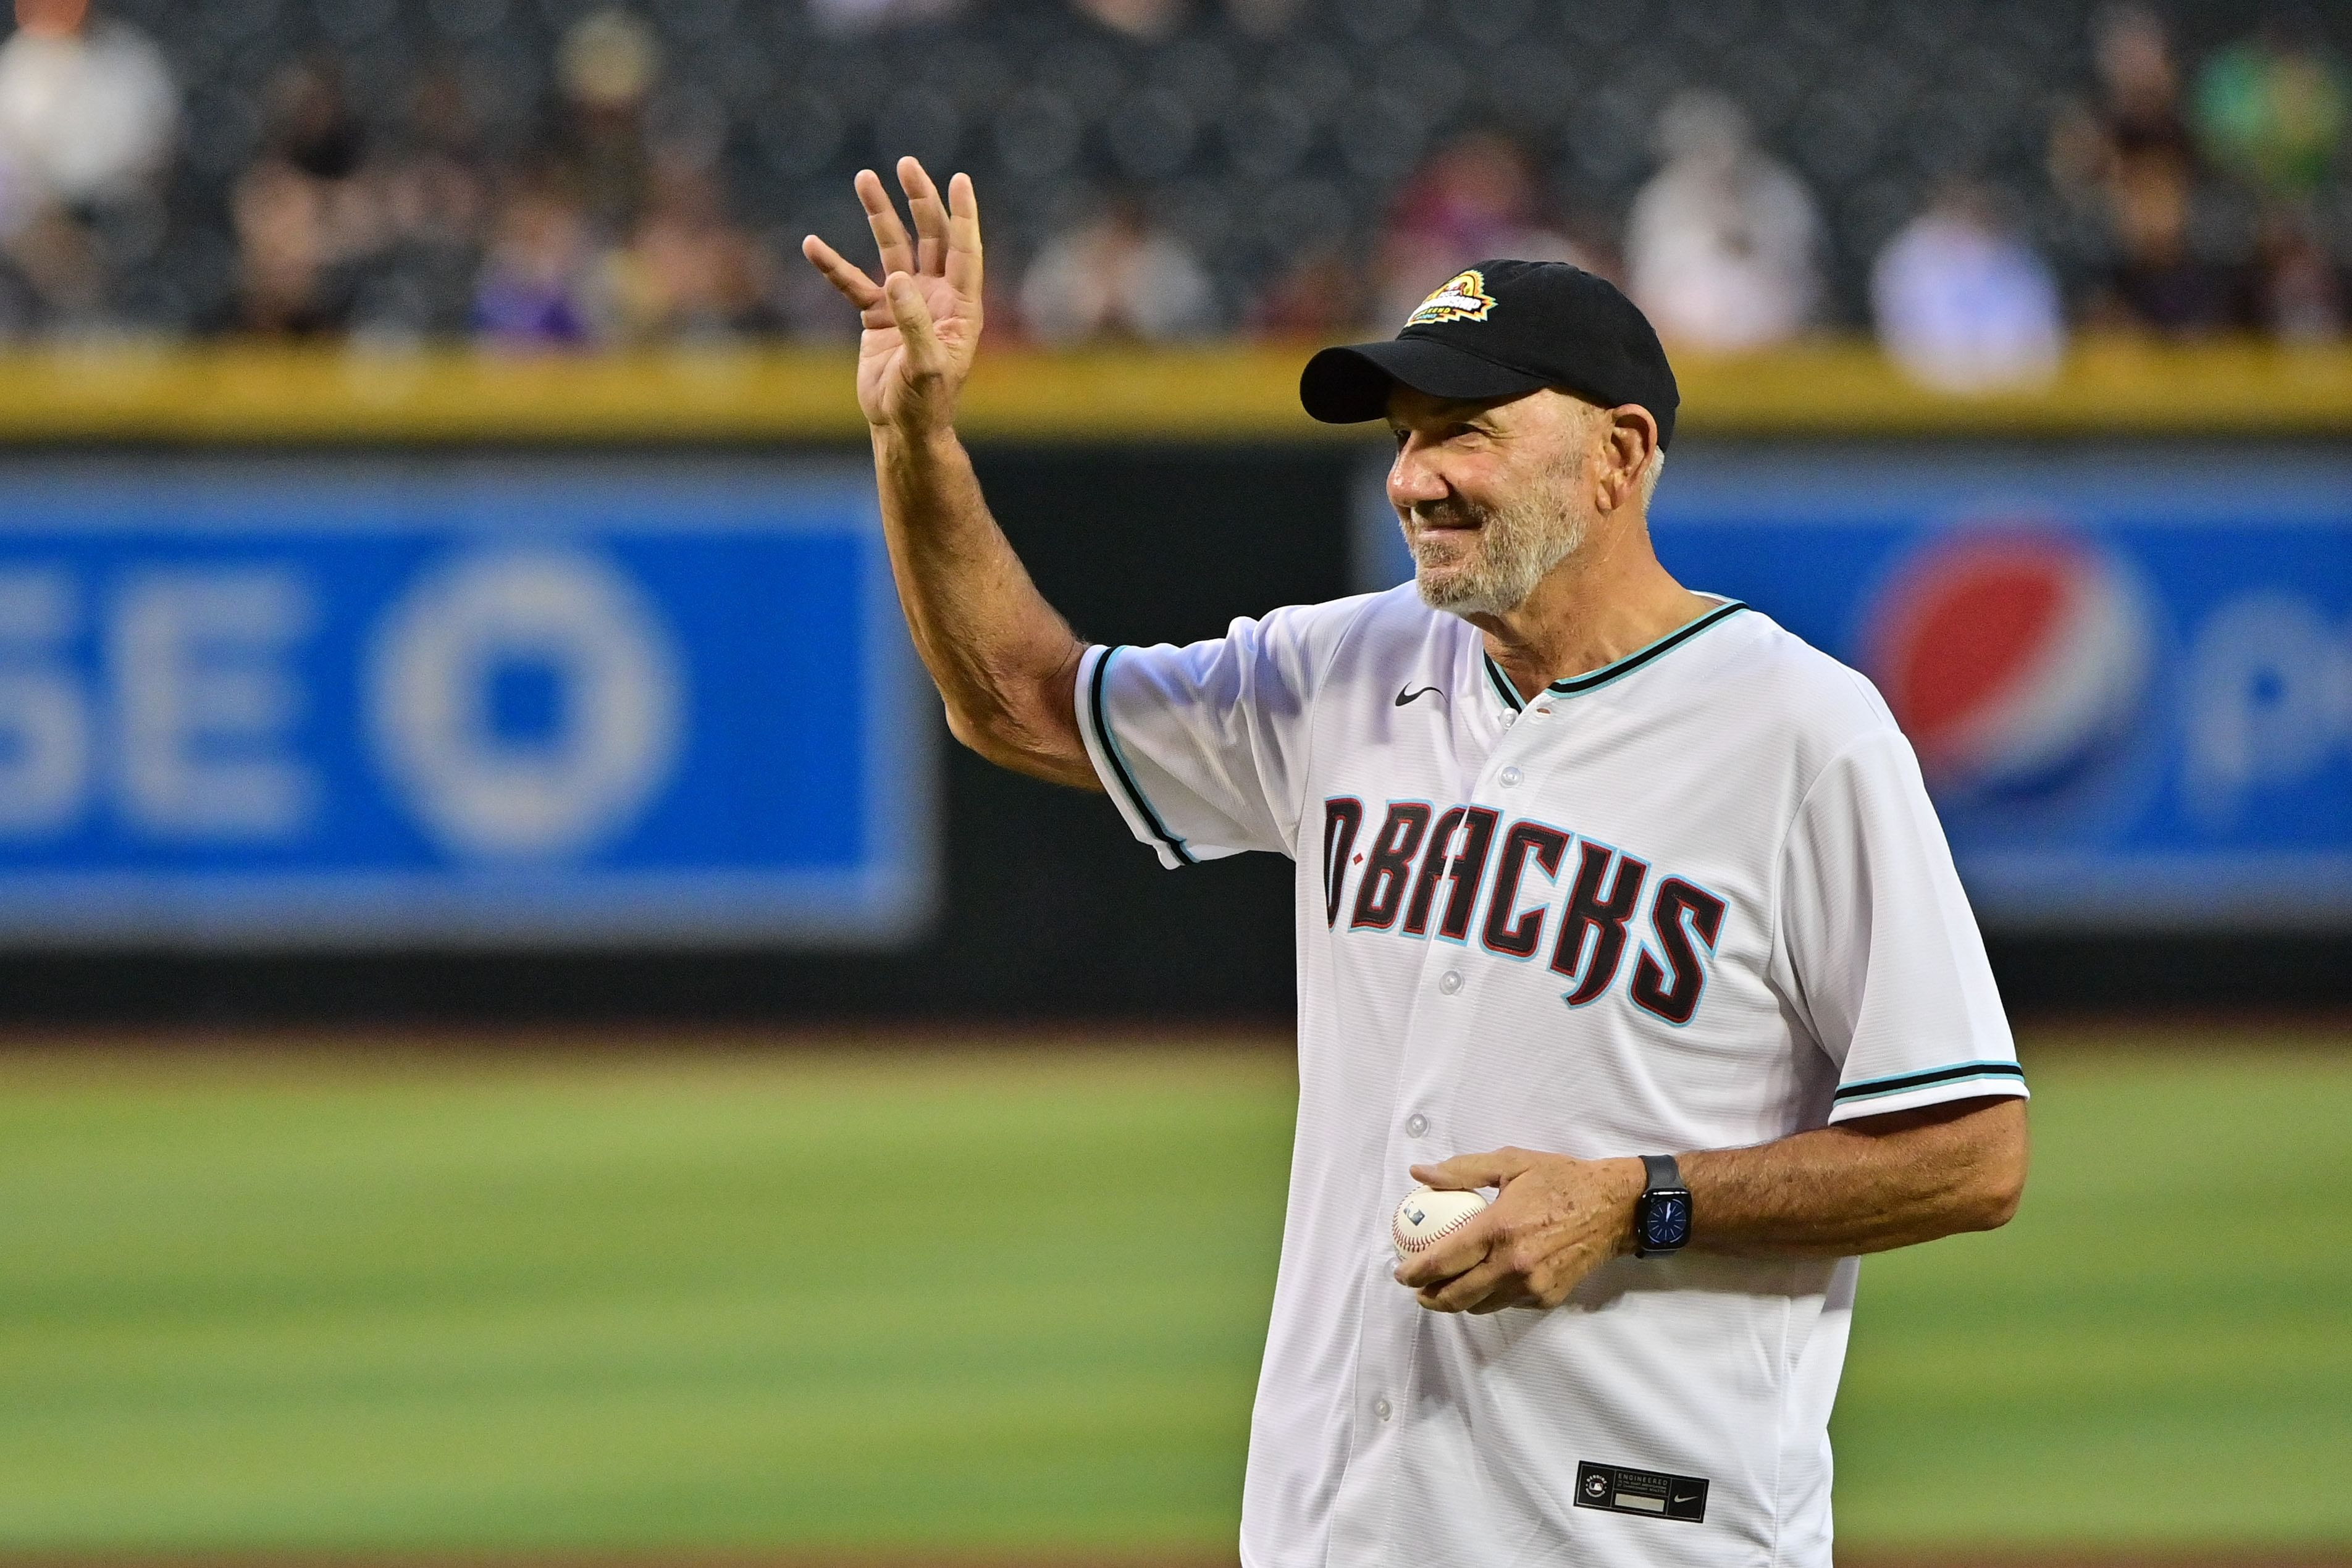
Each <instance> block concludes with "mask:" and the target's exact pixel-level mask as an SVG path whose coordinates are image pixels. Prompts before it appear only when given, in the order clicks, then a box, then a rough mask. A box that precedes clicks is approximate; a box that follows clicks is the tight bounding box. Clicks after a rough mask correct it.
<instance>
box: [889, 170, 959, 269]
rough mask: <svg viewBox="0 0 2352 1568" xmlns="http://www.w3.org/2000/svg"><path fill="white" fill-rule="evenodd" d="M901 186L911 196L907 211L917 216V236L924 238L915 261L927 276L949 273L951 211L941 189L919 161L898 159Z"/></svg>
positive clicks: (919, 245)
mask: <svg viewBox="0 0 2352 1568" xmlns="http://www.w3.org/2000/svg"><path fill="white" fill-rule="evenodd" d="M898 185H899V188H900V189H902V190H904V191H905V192H906V193H907V210H908V212H910V213H912V214H914V215H915V233H916V234H917V235H920V236H921V238H920V241H919V244H918V246H917V247H916V252H915V259H916V263H917V265H918V266H919V267H921V269H922V271H923V273H924V274H925V275H926V276H927V277H939V276H940V274H941V273H943V272H945V271H946V270H947V259H948V208H947V204H946V203H945V202H943V201H941V200H940V188H939V187H938V186H937V185H935V184H933V183H931V176H930V174H929V172H928V171H926V170H925V169H924V167H923V165H922V161H921V160H920V159H917V158H901V159H899V160H898Z"/></svg>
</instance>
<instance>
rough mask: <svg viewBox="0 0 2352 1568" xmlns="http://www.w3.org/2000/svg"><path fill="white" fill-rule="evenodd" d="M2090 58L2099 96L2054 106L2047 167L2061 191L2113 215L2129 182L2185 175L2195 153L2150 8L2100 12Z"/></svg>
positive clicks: (2159, 25) (2168, 50)
mask: <svg viewBox="0 0 2352 1568" xmlns="http://www.w3.org/2000/svg"><path fill="white" fill-rule="evenodd" d="M2091 56H2092V59H2093V62H2094V64H2095V68H2096V70H2097V73H2098V97H2097V99H2096V101H2095V103H2093V104H2091V105H2088V106H2084V105H2080V104H2076V105H2070V106H2068V107H2066V108H2065V109H2063V110H2061V111H2060V113H2059V116H2058V119H2057V122H2056V124H2055V125H2054V126H2053V131H2052V135H2051V144H2050V163H2051V172H2052V175H2053V178H2054V179H2055V181H2056V183H2057V184H2058V187H2059V189H2060V190H2061V192H2063V193H2065V194H2066V195H2068V196H2070V197H2071V198H2073V199H2074V201H2075V202H2076V203H2077V204H2081V205H2085V206H2091V207H2094V208H2096V209H2099V210H2100V212H2101V216H2102V217H2103V218H2108V219H2111V218H2112V217H2113V215H2114V213H2115V211H2116V209H2119V208H2121V207H2122V206H2123V205H2125V204H2127V203H2128V202H2129V201H2130V200H2131V199H2132V198H2131V196H2130V192H2131V191H2132V190H2133V189H2134V188H2135V187H2137V186H2138V185H2141V184H2143V183H2150V182H2154V183H2159V184H2165V185H2169V184H2172V183H2179V182H2183V181H2187V180H2189V179H2190V178H2191V177H2192V176H2193V173H2194V172H2195V168H2196V152H2195V145H2194V143H2193V142H2192V141H2191V140H2190V137H2189V124H2188V121H2186V120H2183V119H2182V118H2181V114H2180V76H2179V70H2178V69H2177V68H2175V67H2174V65H2173V58H2172V45H2171V41H2170V39H2169V38H2168V37H2167V36H2166V33H2165V30H2164V24H2163V22H2162V21H2160V20H2159V19H2158V17H2157V16H2156V15H2155V14H2154V13H2153V12H2150V11H2148V10H2147V9H2145V8H2144V7H2142V6H2138V5H2117V6H2114V7H2111V8H2110V9H2108V10H2107V11H2105V12H2104V13H2102V14H2101V15H2100V16H2099V18H2098V21H2097V23H2096V25H2095V27H2094V30H2093V32H2092V37H2091Z"/></svg>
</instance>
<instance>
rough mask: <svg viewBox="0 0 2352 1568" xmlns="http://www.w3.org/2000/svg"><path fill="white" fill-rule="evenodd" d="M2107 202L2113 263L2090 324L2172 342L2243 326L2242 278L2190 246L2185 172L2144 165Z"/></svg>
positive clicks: (2245, 312)
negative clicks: (2109, 203) (2111, 218)
mask: <svg viewBox="0 0 2352 1568" xmlns="http://www.w3.org/2000/svg"><path fill="white" fill-rule="evenodd" d="M2114 196H2115V210H2114V214H2113V216H2114V222H2115V227H2116V242H2117V246H2118V250H2119V255H2118V256H2117V259H2116V263H2115V265H2114V266H2113V267H2111V268H2110V269H2109V271H2108V275H2107V277H2106V279H2105V284H2104V286H2103V287H2102V288H2101V289H2100V291H2099V294H2098V297H2097V298H2095V300H2094V301H2093V303H2092V319H2094V320H2095V321H2097V322H2099V323H2101V324H2103V325H2107V326H2114V327H2124V328H2137V329H2145V330H2149V331H2154V332H2158V333H2161V334H2163V335H2165V336H2167V337H2177V338H2178V337H2198V336H2202V335H2205V334H2209V333H2213V332H2221V331H2227V330H2229V329H2233V328H2238V327H2242V326H2245V325H2248V324H2249V323H2248V309H2247V301H2246V289H2245V280H2244V277H2242V274H2241V273H2240V272H2239V271H2238V269H2236V268H2234V267H2229V266H2227V265H2225V264H2223V263H2221V262H2218V261H2215V260H2212V259H2210V258H2209V257H2206V256H2200V255H2198V254H2197V253H2196V252H2195V251H2194V250H2193V249H2192V248H2191V247H2190V246H2189V211H2190V204H2191V202H2192V201H2193V200H2194V196H2195V192H2194V188H2193V187H2192V185H2191V184H2190V183H2189V175H2188V173H2187V172H2186V171H2184V170H2177V169H2170V168H2168V167H2166V166H2164V165H2161V164H2153V163H2151V164H2150V165H2148V166H2147V167H2146V168H2144V169H2142V170H2140V171H2138V172H2137V173H2136V174H2135V175H2134V177H2133V178H2131V179H2129V180H2126V181H2123V182H2119V183H2117V184H2116V188H2115V191H2114Z"/></svg>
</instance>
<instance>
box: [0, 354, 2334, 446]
mask: <svg viewBox="0 0 2352 1568" xmlns="http://www.w3.org/2000/svg"><path fill="white" fill-rule="evenodd" d="M1307 352H1308V349H1307V347H1306V346H1297V347H1278V348H1265V347H1219V348H1208V349H1197V350H1112V351H1088V352H1083V353H1072V354H1047V353H1040V352H1037V351H1034V350H1020V349H1014V348H1011V347H1004V348H996V349H991V350H985V351H984V352H983V356H982V363H981V368H980V371H979V373H978V374H977V375H975V377H974V378H973V382H972V384H971V388H970V389H969V391H968V392H967V394H966V399H965V404H964V418H963V428H964V429H965V430H966V432H967V433H968V434H971V435H972V436H973V437H975V438H987V439H1002V440H1016V441H1029V442H1048V443H1059V442H1107V441H1190V440H1203V441H1219V442H1227V441H1240V442H1252V441H1296V440H1302V439H1304V440H1318V439H1333V438H1339V439H1345V438H1348V437H1349V435H1350V434H1356V435H1358V436H1360V435H1361V434H1363V433H1361V432H1355V433H1350V432H1349V431H1344V430H1341V431H1334V430H1332V429H1330V428H1329V427H1327V426H1321V425H1318V424H1316V423H1313V422H1312V421H1310V420H1308V419H1307V417H1306V416H1305V415H1304V414H1303V413H1300V412H1299V408H1298V401H1297V380H1298V369H1299V366H1300V365H1301V364H1302V363H1303V362H1304V361H1305V360H1306V357H1307ZM1677 368H1678V370H1679V371H1680V374H1681V379H1682V384H1683V392H1684V404H1683V409H1684V412H1683V415H1682V419H1683V424H1682V428H1683V429H1684V430H1685V431H1690V432H1701V433H1705V434H1715V435H1752V436H1781V435H1785V436H1806V437H1834V436H1844V435H1853V436H1887V435H1902V436H1912V435H1927V436H1934V435H1984V436H2039V435H2101V434H2110V435H2168V434H2211V435H2221V434H2228V435H2271V434H2276V435H2294V436H2315V435H2316V436H2328V435H2347V436H2352V350H2347V349H2336V348H2329V349H2322V350H2291V349H2287V348H2283V347H2279V346H2275V345H2268V344H2259V343H2236V342H2232V343H2221V344H2213V345H2205V346H2198V347H2168V346H2162V345H2156V344H2150V343H2144V342H2138V341H2132V340H2102V341H2095V342H2089V343H2085V344H2082V345H2079V346H2078V347H2077V348H2076V350H2074V353H2073V354H2072V355H2071V356H2070V357H2069V359H2068V361H2067V363H2066V365H2065V368H2064V370H2063V373H2062V374H2061V376H2060V377H2059V379H2058V380H2057V381H2056V382H2054V383H2053V384H2052V385H2050V386H2048V387H2046V388H2042V389H2037V390H2034V391H2032V392H2010V393H2002V394H1999V395H1992V396H1971V397H1954V396H1948V395H1943V394H1938V393H1935V392H1927V391H1924V390H1922V389H1920V388H1919V387H1917V386H1916V385H1914V384H1912V383H1911V382H1908V381H1906V379H1904V378H1903V377H1902V376H1901V375H1900V374H1899V373H1897V372H1896V371H1895V370H1894V369H1893V368H1892V367H1891V366H1890V365H1889V364H1888V363H1887V362H1886V361H1885V360H1884V359H1883V358H1881V357H1880V356H1879V354H1878V353H1877V352H1876V350H1874V349H1872V348H1871V347H1870V346H1869V345H1868V344H1866V343H1859V342H1848V341H1822V342H1814V343H1809V344H1806V345H1803V346H1800V347H1796V348H1791V349H1786V350H1776V351H1774V352H1771V353H1768V354H1759V355H1754V356H1749V357H1745V358H1739V359H1722V360H1708V359H1702V358H1700V357H1697V356H1694V355H1687V354H1685V355H1683V356H1679V358H1678V367H1677ZM851 377H852V362H851V358H850V355H849V353H848V351H847V350H807V349H756V350H724V351H720V350H703V351H679V352H673V353H660V354H626V355H607V356H593V357H572V356H555V355H551V356H543V357H520V356H508V355H495V354H486V353H478V352H475V351H472V350H463V349H432V350H384V349H371V348H348V349H318V350H313V349H278V348H267V347H227V348H208V349H149V348H140V347H128V346H121V345H108V346H83V347H74V348H69V349H57V350H39V351H31V352H25V351H19V352H16V353H12V354H9V355H6V356H0V443H8V444H20V445H21V444H53V443H61V442H62V443H81V442H97V443H140V444H144V443H163V444H251V443H260V444H298V445H300V444H439V443H459V444H509V443H564V444H571V443H581V444H601V443H607V442H628V443H672V442H683V443H704V442H718V443H729V444H737V443H761V442H771V441H776V442H800V441H807V442H835V441H855V440H856V439H857V437H858V436H859V435H860V434H862V432H863V430H864V424H863V422H862V421H861V420H860V419H859V417H858V413H857V409H856V402H855V399H854V396H853V393H852V390H851V387H852V382H851Z"/></svg>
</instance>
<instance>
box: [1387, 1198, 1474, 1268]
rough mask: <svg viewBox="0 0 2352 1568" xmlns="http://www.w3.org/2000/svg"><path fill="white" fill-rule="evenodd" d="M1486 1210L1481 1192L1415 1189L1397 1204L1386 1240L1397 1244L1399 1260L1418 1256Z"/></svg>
mask: <svg viewBox="0 0 2352 1568" xmlns="http://www.w3.org/2000/svg"><path fill="white" fill-rule="evenodd" d="M1485 1207H1486V1194H1484V1193H1479V1192H1449V1191H1446V1190H1445V1189H1444V1188H1441V1187H1433V1186H1417V1187H1415V1188H1413V1189H1412V1191H1411V1192H1409V1193H1407V1194H1405V1195H1404V1201H1403V1202H1402V1203H1400V1204H1398V1205H1397V1208H1396V1218H1393V1219H1391V1220H1390V1221H1389V1238H1390V1239H1391V1240H1392V1241H1394V1242H1395V1243H1396V1252H1397V1256H1398V1257H1399V1258H1401V1259H1402V1258H1414V1257H1418V1256H1419V1255H1421V1254H1422V1253H1423V1252H1426V1251H1428V1250H1429V1249H1431V1248H1433V1247H1434V1246H1436V1245H1437V1244H1438V1242H1439V1241H1441V1240H1443V1239H1444V1238H1446V1237H1448V1236H1451V1235H1453V1234H1454V1232H1455V1231H1457V1230H1459V1229H1461V1228H1463V1227H1464V1226H1465V1225H1467V1224H1469V1223H1470V1222H1471V1220H1473V1219H1475V1218H1477V1216H1478V1214H1479V1211H1480V1210H1482V1209H1484V1208H1485Z"/></svg>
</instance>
